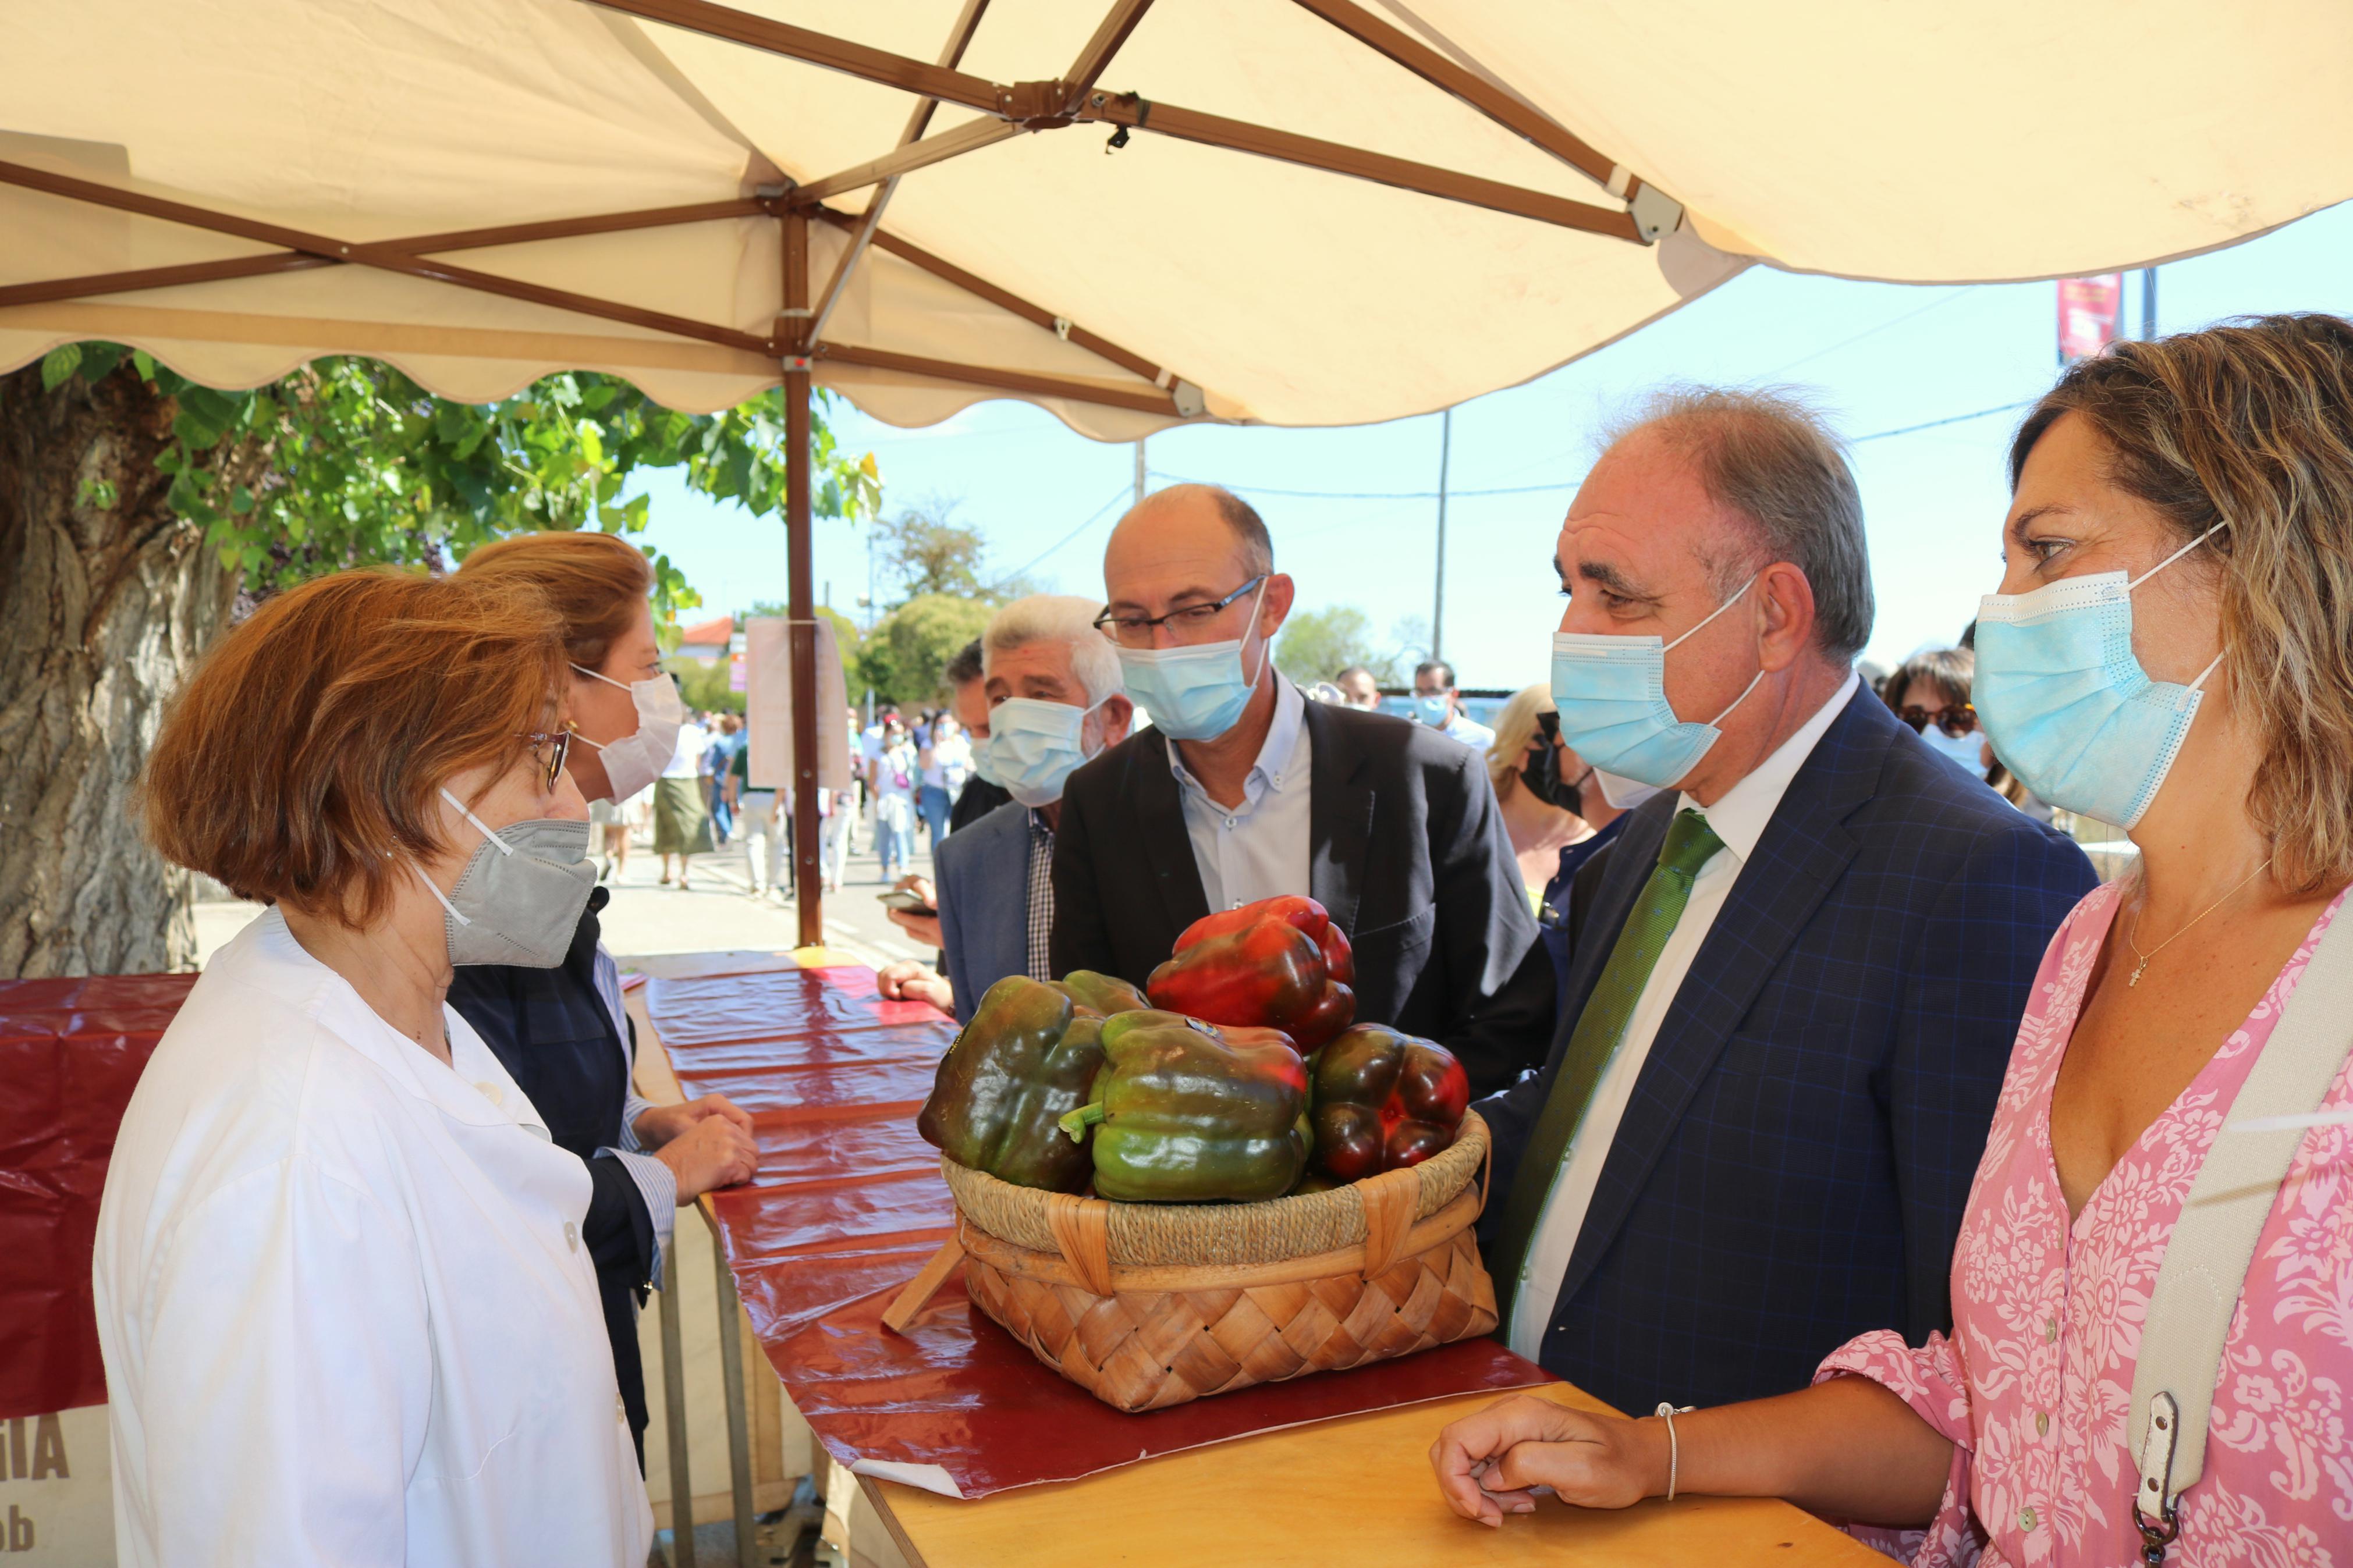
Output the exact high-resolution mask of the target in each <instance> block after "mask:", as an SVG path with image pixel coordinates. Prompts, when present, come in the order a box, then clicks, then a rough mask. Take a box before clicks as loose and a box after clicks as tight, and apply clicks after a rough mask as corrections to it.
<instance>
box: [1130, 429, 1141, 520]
mask: <svg viewBox="0 0 2353 1568" xmlns="http://www.w3.org/2000/svg"><path fill="white" fill-rule="evenodd" d="M1129 504H1130V505H1133V506H1142V505H1143V504H1144V440H1143V437H1137V438H1136V443H1135V500H1134V501H1132V502H1130V503H1129Z"/></svg>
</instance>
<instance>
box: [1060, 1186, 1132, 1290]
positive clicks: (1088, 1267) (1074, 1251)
mask: <svg viewBox="0 0 2353 1568" xmlns="http://www.w3.org/2000/svg"><path fill="white" fill-rule="evenodd" d="M1046 1224H1047V1226H1048V1227H1049V1228H1050V1229H1051V1230H1052V1231H1053V1233H1054V1242H1055V1245H1056V1246H1058V1247H1060V1248H1061V1251H1062V1258H1063V1260H1064V1261H1065V1262H1067V1263H1069V1264H1070V1266H1071V1268H1074V1269H1076V1270H1077V1271H1078V1276H1079V1279H1081V1280H1082V1281H1083V1282H1084V1283H1085V1285H1086V1288H1087V1289H1090V1290H1092V1291H1093V1292H1094V1293H1095V1294H1096V1295H1098V1296H1110V1295H1114V1294H1116V1293H1117V1291H1116V1288H1115V1287H1114V1286H1113V1283H1112V1277H1111V1205H1109V1204H1107V1203H1105V1202H1103V1199H1101V1198H1082V1197H1076V1196H1073V1195H1072V1194H1069V1193H1054V1194H1050V1195H1049V1196H1048V1197H1047V1199H1046Z"/></svg>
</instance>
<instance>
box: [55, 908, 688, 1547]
mask: <svg viewBox="0 0 2353 1568" xmlns="http://www.w3.org/2000/svg"><path fill="white" fill-rule="evenodd" d="M442 1016H443V1019H444V1021H445V1026H446V1027H447V1029H448V1038H449V1053H450V1058H451V1066H449V1067H445V1066H443V1065H442V1064H441V1063H440V1062H438V1061H437V1060H435V1059H434V1058H432V1057H430V1056H428V1055H427V1053H426V1052H424V1051H423V1050H421V1049H419V1048H418V1047H417V1046H416V1045H415V1044H414V1043H413V1042H411V1041H409V1040H408V1039H406V1038H405V1037H402V1036H401V1035H399V1034H398V1033H396V1031H395V1030H394V1029H393V1028H392V1027H391V1026H389V1025H388V1024H386V1023H385V1021H384V1020H383V1019H382V1018H381V1017H379V1016H376V1014H375V1012H374V1011H373V1010H371V1009H370V1008H369V1007H368V1005H366V1003H364V1002H363V1001H362V1000H361V999H360V996H359V994H358V993H357V992H355V991H353V989H352V988H351V986H350V985H349V984H346V983H345V982H344V981H343V978H342V977H341V976H340V975H338V974H336V973H334V972H333V971H332V970H331V969H329V968H327V966H326V965H324V964H322V963H320V962H319V961H318V960H317V959H315V958H312V957H311V955H310V954H309V953H308V952H305V951H304V950H303V949H302V947H301V944H300V943H299V942H296V941H295V940H294V938H293V936H292V935H291V934H290V932H289V931H287V929H286V921H285V919H284V917H283V916H282V915H280V913H279V912H278V911H277V910H271V911H269V913H267V914H265V915H263V916H262V917H261V918H260V919H259V920H257V921H253V922H252V924H250V925H249V926H248V927H247V928H246V929H245V931H242V932H240V933H239V934H238V935H237V938H236V939H235V940H234V941H232V942H229V944H228V945H227V946H226V947H224V948H223V949H222V950H221V951H220V952H218V953H217V954H216V955H215V956H214V958H213V961H212V963H211V964H210V965H209V966H208V967H207V968H206V970H205V972H204V973H203V974H202V975H201V976H200V977H199V978H198V979H197V981H196V984H195V989H194V990H193V991H192V992H191V993H190V994H189V995H188V1000H187V1002H186V1004H185V1005H184V1006H182V1008H181V1009H180V1012H179V1015H178V1016H177V1017H175V1018H174V1020H173V1022H172V1026H171V1027H170V1028H169V1029H168V1030H166V1031H165V1032H164V1038H163V1041H162V1043H161V1044H159V1045H158V1046H157V1047H156V1048H155V1054H154V1056H153V1058H152V1059H151V1060H150V1061H149V1063H148V1066H147V1068H146V1071H145V1072H144V1073H143V1074H142V1076H141V1078H140V1080H139V1087H138V1089H136V1090H135V1091H134V1092H133V1093H132V1097H131V1104H130V1107H129V1109H128V1110H127V1111H126V1112H125V1114H124V1116H123V1119H122V1126H121V1133H120V1135H119V1137H118V1139H117V1141H116V1143H115V1147H114V1154H113V1158H112V1160H111V1163H110V1165H109V1167H108V1170H107V1176H106V1193H105V1196H104V1198H103V1200H102V1201H101V1202H100V1207H99V1219H98V1235H97V1241H96V1247H95V1250H94V1256H93V1267H92V1285H93V1287H94V1297H95V1305H96V1308H97V1317H98V1334H99V1344H100V1349H101V1351H102V1352H104V1355H105V1361H106V1383H107V1392H108V1397H109V1402H110V1403H109V1411H108V1416H109V1421H110V1424H111V1437H112V1447H113V1457H114V1518H115V1549H116V1551H117V1552H119V1553H120V1555H121V1562H122V1563H124V1564H125V1568H155V1565H159V1564H182V1563H223V1564H227V1563H335V1564H338V1565H339V1568H349V1565H353V1564H367V1565H382V1568H391V1565H393V1564H404V1563H414V1564H420V1565H424V1564H432V1565H436V1568H438V1565H441V1564H457V1563H564V1564H566V1565H567V1568H569V1565H572V1564H605V1565H610V1568H637V1565H638V1564H641V1563H644V1562H645V1560H646V1550H647V1548H648V1546H649V1544H650V1543H651V1542H652V1539H653V1515H652V1512H651V1510H649V1508H648V1506H647V1503H646V1490H645V1484H644V1482H643V1481H642V1480H641V1479H639V1478H638V1463H637V1454H636V1451H635V1449H634V1448H633V1447H632V1446H631V1443H630V1440H629V1426H628V1418H627V1415H626V1414H625V1413H624V1412H623V1410H622V1408H621V1402H620V1398H619V1394H618V1393H617V1389H616V1387H615V1384H614V1377H613V1353H612V1349H611V1345H610V1342H608V1341H607V1338H606V1333H605V1316H604V1311H603V1310H602V1308H601V1307H600V1305H599V1303H598V1300H597V1294H596V1266H595V1264H594V1263H593V1262H592V1261H591V1260H590V1258H589V1256H588V1250H587V1247H586V1245H585V1243H584V1242H583V1240H582V1238H581V1235H580V1225H581V1221H582V1220H583V1219H585V1218H586V1215H587V1212H588V1199H589V1192H590V1186H589V1180H588V1173H587V1170H586V1167H584V1166H583V1165H582V1164H581V1163H580V1162H579V1161H578V1160H576V1159H575V1158H573V1157H572V1155H570V1154H569V1153H566V1152H565V1151H564V1150H562V1149H559V1148H557V1147H556V1146H555V1145H554V1143H552V1142H549V1141H548V1134H547V1129H546V1126H545V1125H544V1123H543V1122H542V1121H541V1120H540V1117H539V1114H538V1112H537V1111H536V1110H533V1107H532V1104H531V1101H530V1100H528V1099H527V1098H525V1096H524V1095H523V1092H522V1089H519V1088H517V1087H516V1085H515V1082H514V1080H513V1079H512V1078H510V1077H508V1076H507V1072H506V1069H505V1068H502V1067H501V1066H500V1065H499V1060H498V1058H496V1057H495V1056H493V1055H491V1051H490V1049H489V1047H486V1046H484V1045H483V1044H482V1042H481V1039H480V1037H479V1036H477V1035H476V1034H475V1033H474V1032H473V1030H472V1029H471V1028H470V1027H468V1026H467V1024H466V1022H465V1020H464V1019H463V1018H461V1017H459V1016H458V1014H457V1012H456V1011H455V1010H454V1009H448V1008H445V1009H444V1010H443V1014H442ZM452 1068H454V1069H455V1070H452Z"/></svg>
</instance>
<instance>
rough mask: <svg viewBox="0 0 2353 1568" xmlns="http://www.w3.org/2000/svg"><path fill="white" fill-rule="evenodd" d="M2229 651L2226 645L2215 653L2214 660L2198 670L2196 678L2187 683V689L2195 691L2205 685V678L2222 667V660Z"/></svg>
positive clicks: (2226, 656)
mask: <svg viewBox="0 0 2353 1568" xmlns="http://www.w3.org/2000/svg"><path fill="white" fill-rule="evenodd" d="M2230 652H2231V650H2230V649H2229V648H2227V647H2226V648H2224V649H2223V650H2222V651H2221V653H2218V654H2216V655H2215V656H2214V662H2213V663H2211V664H2210V665H2208V666H2207V667H2206V668H2203V669H2201V670H2200V671H2199V672H2198V679H2195V680H2193V681H2191V682H2190V683H2189V689H2190V690H2192V691H2195V690H2197V689H2199V688H2200V687H2201V686H2203V685H2205V684H2206V678H2207V677H2208V676H2210V675H2211V674H2213V673H2214V672H2215V671H2216V670H2218V669H2220V668H2222V660H2223V659H2225V658H2228V657H2230Z"/></svg>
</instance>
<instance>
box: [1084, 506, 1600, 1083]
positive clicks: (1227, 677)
mask: <svg viewBox="0 0 2353 1568" xmlns="http://www.w3.org/2000/svg"><path fill="white" fill-rule="evenodd" d="M1103 581H1104V590H1105V597H1106V598H1107V600H1108V601H1109V604H1108V606H1107V607H1106V609H1105V610H1104V612H1103V625H1104V626H1105V627H1106V629H1108V630H1109V631H1110V632H1111V634H1112V637H1113V641H1114V643H1115V644H1116V645H1117V647H1118V651H1119V658H1120V664H1121V668H1122V674H1123V678H1124V682H1125V685H1126V689H1127V692H1128V694H1129V695H1130V696H1131V697H1133V698H1134V699H1135V700H1137V701H1138V702H1139V703H1140V704H1142V706H1143V707H1144V708H1145V710H1146V711H1147V712H1148V713H1149V714H1150V715H1151V717H1152V721H1153V725H1154V728H1152V729H1150V730H1147V731H1143V732H1142V733H1140V734H1137V735H1135V736H1133V737H1131V738H1130V739H1129V740H1127V741H1126V742H1124V743H1123V744H1121V745H1118V746H1114V747H1113V748H1112V749H1111V750H1110V751H1108V752H1104V753H1103V755H1102V756H1100V757H1097V758H1095V759H1094V760H1093V761H1092V762H1091V763H1087V764H1086V766H1084V767H1082V768H1081V769H1079V771H1078V772H1077V773H1073V774H1072V775H1071V779H1070V783H1069V784H1068V786H1067V787H1066V789H1065V791H1064V795H1063V798H1062V817H1061V826H1060V831H1059V833H1058V835H1057V837H1056V840H1055V847H1054V931H1053V942H1052V958H1053V968H1054V972H1055V973H1057V974H1060V973H1067V972H1068V971H1070V970H1072V969H1095V970H1101V971H1103V972H1106V973H1113V974H1117V975H1120V976H1122V977H1123V978H1124V979H1126V980H1128V981H1131V982H1133V983H1134V984H1143V983H1144V982H1145V979H1146V978H1147V977H1149V976H1150V974H1151V973H1152V971H1153V969H1154V968H1155V966H1156V965H1158V964H1159V963H1161V962H1162V961H1164V960H1165V959H1166V958H1167V956H1168V952H1169V949H1170V948H1171V947H1173V946H1174V945H1175V944H1176V938H1177V936H1178V935H1179V934H1180V933H1182V932H1183V931H1184V930H1185V928H1186V927H1187V926H1188V925H1190V924H1191V923H1192V922H1193V921H1197V920H1198V919H1200V918H1201V917H1202V916H1203V915H1206V914H1208V912H1209V911H1210V910H1213V909H1218V910H1225V909H1232V908H1234V907H1236V906H1238V905H1240V904H1245V903H1250V902H1254V901H1255V900H1260V899H1264V898H1271V897H1274V896H1276V895H1278V894H1285V893H1294V894H1295V893H1304V894H1307V895H1308V896H1309V897H1312V898H1314V900H1317V901H1318V902H1319V903H1321V904H1323V905H1324V908H1325V909H1326V910H1330V911H1331V914H1332V918H1333V919H1334V920H1335V921H1338V922H1339V924H1340V926H1341V928H1342V929H1343V930H1345V931H1346V932H1347V933H1348V935H1349V937H1350V939H1351V940H1352V941H1353V942H1354V943H1355V945H1356V1016H1357V1017H1358V1018H1359V1019H1360V1020H1365V1021H1369V1022H1376V1023H1385V1024H1391V1025H1394V1026H1396V1027H1398V1028H1399V1029H1403V1030H1406V1031H1408V1032H1409V1033H1412V1034H1417V1035H1421V1036H1425V1037H1430V1038H1433V1039H1437V1040H1439V1041H1440V1042H1442V1043H1444V1044H1445V1045H1447V1046H1448V1047H1451V1048H1452V1049H1453V1051H1454V1052H1455V1054H1456V1055H1457V1056H1459V1057H1461V1058H1462V1064H1463V1066H1464V1068H1466V1069H1467V1070H1468V1071H1469V1073H1470V1075H1471V1079H1472V1084H1473V1086H1474V1087H1475V1088H1476V1089H1480V1090H1481V1091H1482V1092H1483V1091H1485V1090H1488V1089H1500V1088H1502V1087H1503V1086H1504V1085H1505V1084H1507V1083H1509V1082H1511V1081H1512V1080H1513V1079H1514V1078H1515V1077H1517V1076H1518V1075H1519V1074H1520V1073H1521V1072H1522V1071H1523V1070H1525V1069H1526V1068H1532V1067H1534V1066H1535V1065H1536V1062H1537V1059H1538V1058H1539V1057H1540V1056H1541V1053H1542V1049H1543V1045H1544V1042H1545V1040H1546V1038H1547V1037H1549V1034H1550V1020H1551V1016H1552V1010H1553V989H1554V986H1553V975H1552V969H1551V962H1550V960H1549V959H1548V958H1547V957H1546V954H1545V952H1544V951H1543V950H1542V949H1541V948H1540V947H1539V946H1537V944H1536V941H1535V934H1536V933H1535V919H1534V917H1533V915H1532V914H1531V913H1530V911H1529V908H1528V898H1527V893H1526V891H1525V889H1523V888H1522V887H1521V886H1520V879H1519V869H1518V867H1517V865H1516V863H1515V862H1514V858H1513V856H1512V848H1511V841H1510V840H1509V838H1508V837H1506V836H1505V835H1504V824H1503V818H1502V816H1501V814H1500V813H1499V812H1498V811H1497V809H1496V806H1495V798H1494V792H1493V789H1492V788H1491V787H1490V786H1489V785H1488V783H1487V778H1486V773H1485V771H1484V768H1483V766H1482V759H1481V757H1480V754H1479V753H1478V752H1475V751H1472V750H1471V749H1470V748H1468V747H1465V746H1462V745H1461V744H1459V743H1458V742H1453V741H1451V740H1449V739H1448V738H1447V737H1445V736H1444V735H1441V734H1440V733H1438V732H1437V731H1432V730H1428V729H1424V728H1422V727H1420V726H1419V725H1414V724H1409V723H1406V722H1404V721H1400V720H1398V719H1393V718H1390V717H1388V716H1387V715H1384V714H1378V713H1366V712H1361V711H1358V710H1355V709H1350V708H1343V707H1340V706H1338V705H1336V704H1325V703H1321V702H1310V701H1308V700H1306V699H1305V698H1303V696H1302V695H1301V694H1300V692H1299V689H1297V688H1296V687H1294V686H1293V685H1292V684H1291V682H1289V681H1287V680H1285V679H1282V677H1281V676H1280V675H1279V674H1277V673H1276V671H1275V669H1274V666H1273V660H1272V659H1271V657H1270V653H1271V649H1272V647H1273V646H1274V639H1275V634H1276V632H1277V631H1278V630H1279V629H1280V628H1281V627H1282V621H1283V617H1284V616H1286V615H1288V614H1289V613H1290V609H1291V604H1292V597H1293V585H1292V582H1291V579H1290V578H1289V577H1287V576H1285V575H1283V574H1280V573H1278V572H1276V571H1275V570H1274V555H1273V549H1272V546H1271V543H1270V542H1269V541H1268V538H1267V532H1266V525H1265V523H1264V522H1262V521H1261V520H1260V519H1259V516H1258V514H1257V513H1256V512H1255V511H1253V510H1251V509H1250V507H1249V506H1248V505H1247V504H1245V503H1244V502H1243V501H1242V500H1240V499H1239V498H1238V497H1236V496H1234V495H1232V494H1231V493H1229V492H1228V491H1226V490H1222V489H1217V488H1215V487H1213V486H1208V485H1178V486H1175V487H1172V488H1171V489H1166V490H1162V491H1159V492H1158V493H1156V494H1155V495H1153V496H1150V497H1148V498H1146V499H1145V500H1144V501H1143V502H1142V503H1141V504H1139V505H1138V506H1137V507H1136V508H1135V509H1134V510H1132V511H1130V512H1129V513H1128V515H1127V516H1126V517H1125V518H1124V519H1123V520H1122V521H1121V522H1120V525H1119V527H1118V528H1117V529H1116V530H1115V531H1113V534H1112V539H1111V543H1110V545H1109V547H1108V548H1107V549H1106V550H1105V552H1104V554H1103Z"/></svg>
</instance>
